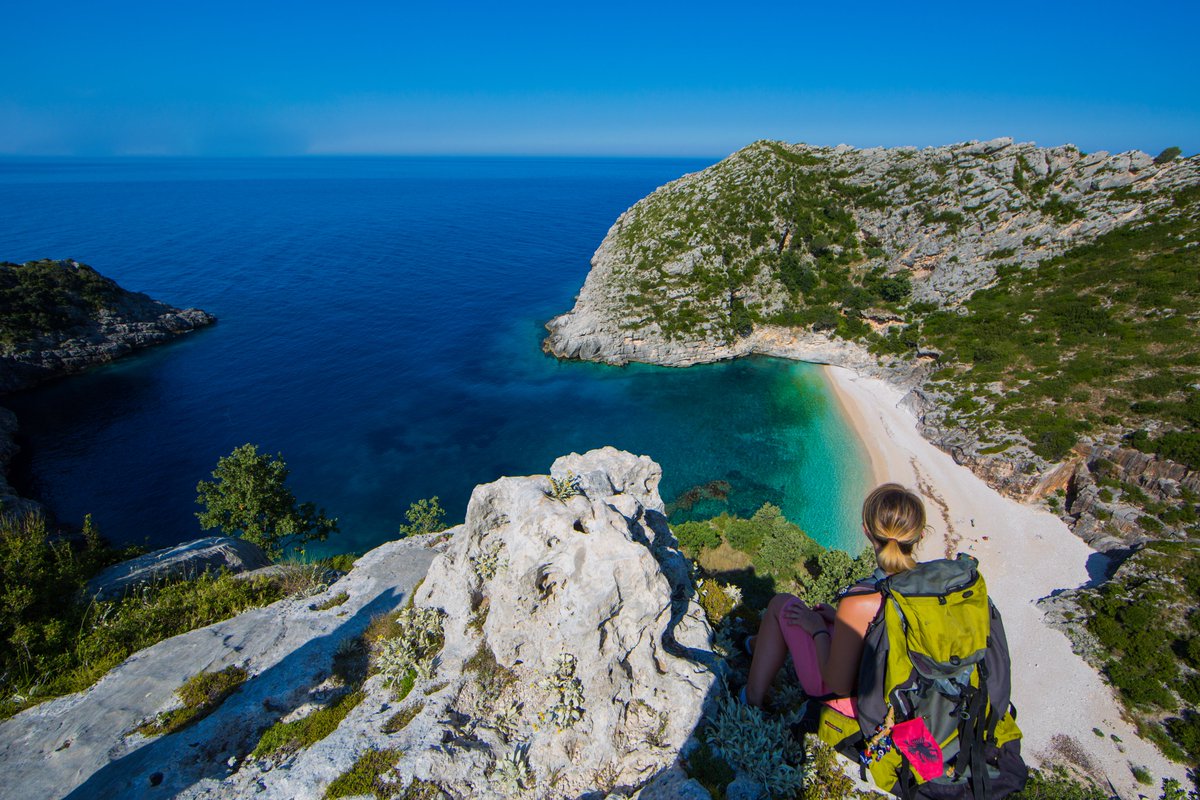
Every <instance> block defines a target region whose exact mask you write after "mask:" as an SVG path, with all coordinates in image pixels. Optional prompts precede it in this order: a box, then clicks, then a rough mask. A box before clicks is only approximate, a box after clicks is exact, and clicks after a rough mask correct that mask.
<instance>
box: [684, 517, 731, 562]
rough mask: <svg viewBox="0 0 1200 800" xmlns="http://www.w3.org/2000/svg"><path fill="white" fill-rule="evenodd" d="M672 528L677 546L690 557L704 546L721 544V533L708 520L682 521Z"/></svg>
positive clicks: (695, 554)
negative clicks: (677, 542)
mask: <svg viewBox="0 0 1200 800" xmlns="http://www.w3.org/2000/svg"><path fill="white" fill-rule="evenodd" d="M673 530H674V533H675V538H676V539H677V540H678V541H679V546H680V547H681V548H683V551H684V552H685V553H687V554H688V555H689V556H691V557H692V558H695V557H696V556H697V555H698V554H699V553H700V551H701V550H703V549H705V548H712V547H719V546H720V545H721V534H720V533H718V532H717V529H716V528H714V527H713V526H712V525H711V524H710V523H708V522H682V523H680V524H678V525H676V526H675V527H674V529H673Z"/></svg>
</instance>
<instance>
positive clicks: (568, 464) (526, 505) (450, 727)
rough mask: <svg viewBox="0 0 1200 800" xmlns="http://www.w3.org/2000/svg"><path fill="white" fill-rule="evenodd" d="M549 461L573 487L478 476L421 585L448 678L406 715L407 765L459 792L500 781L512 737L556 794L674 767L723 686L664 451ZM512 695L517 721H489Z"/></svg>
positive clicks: (479, 792)
mask: <svg viewBox="0 0 1200 800" xmlns="http://www.w3.org/2000/svg"><path fill="white" fill-rule="evenodd" d="M551 473H552V475H553V476H554V477H555V478H556V480H557V481H558V483H559V486H572V487H574V488H573V489H568V490H566V491H560V492H559V493H558V496H557V497H556V496H554V492H553V487H552V484H551V481H550V479H549V478H547V477H533V478H502V479H500V480H499V481H496V482H495V483H491V484H487V485H485V486H479V487H477V488H476V489H475V492H474V493H473V494H472V496H471V502H470V505H469V506H468V508H467V518H466V523H465V525H463V527H462V528H461V529H460V530H458V531H457V532H456V533H455V534H454V537H453V538H452V539H451V541H450V542H449V544H448V546H447V549H446V552H445V554H444V555H441V556H439V557H438V558H436V559H435V560H434V562H433V564H432V565H431V567H430V570H429V574H428V576H427V578H426V580H425V582H424V583H423V584H422V586H421V588H420V589H419V590H418V591H417V593H416V595H415V600H416V604H417V606H426V607H434V608H439V609H441V610H442V611H443V612H445V620H446V623H445V647H444V649H443V650H442V653H441V662H440V667H439V670H438V674H437V675H435V676H434V677H433V678H432V679H431V680H432V681H436V682H445V681H449V684H450V685H449V687H448V688H446V689H445V690H442V691H439V692H438V694H437V696H436V697H437V700H436V701H435V702H434V703H430V702H429V701H428V700H427V704H426V713H425V714H423V715H422V717H421V719H423V720H424V724H418V723H417V722H414V723H412V724H411V725H410V726H409V728H408V729H407V730H406V731H405V733H409V731H411V735H409V736H406V737H404V740H403V741H402V742H400V743H399V744H400V745H401V746H402V747H403V748H404V750H405V752H406V757H405V758H404V760H403V761H402V762H401V767H400V769H401V771H402V772H408V773H410V774H411V775H412V776H413V777H417V778H421V779H423V780H427V781H432V782H435V783H437V784H439V785H442V786H445V787H448V788H451V789H452V790H453V792H455V793H456V794H457V795H460V796H470V797H498V796H504V791H503V788H502V787H500V786H497V785H496V784H495V783H494V782H491V781H489V779H488V778H487V777H485V775H487V774H489V773H491V772H492V770H493V769H494V766H495V765H496V764H497V763H499V761H500V760H501V759H503V758H505V757H506V756H508V755H510V754H511V753H512V752H514V748H516V747H517V746H518V743H520V744H519V746H520V747H522V748H524V750H523V752H525V753H526V754H527V757H528V764H529V767H530V768H531V770H532V773H533V775H534V777H535V778H536V780H537V782H538V785H539V786H540V785H542V782H543V781H546V780H549V779H550V778H551V776H553V780H554V781H555V784H554V786H555V794H556V795H558V796H566V797H574V796H580V795H582V794H583V793H586V792H590V791H594V790H597V789H603V790H607V791H611V790H612V789H613V788H615V787H618V786H621V787H630V788H635V787H640V786H642V785H644V784H646V783H647V782H648V781H650V780H651V779H652V778H654V777H655V776H656V775H658V774H660V773H662V772H664V771H666V770H669V769H670V768H671V766H672V764H673V763H674V762H675V759H676V756H677V755H678V753H679V751H680V749H681V748H682V746H683V745H684V743H685V742H686V741H687V740H688V738H689V737H690V736H691V735H692V732H693V731H694V729H695V727H696V725H697V724H698V722H699V721H700V717H701V714H702V711H703V708H704V706H705V703H706V701H707V699H708V697H709V695H710V693H712V692H713V691H714V687H715V681H716V677H717V674H716V670H717V669H718V667H717V659H716V657H715V656H714V654H713V653H712V651H711V647H710V640H711V630H710V629H709V627H708V623H707V622H706V621H705V618H704V613H703V611H702V610H701V609H700V607H699V606H698V605H697V604H696V602H695V601H694V600H693V599H692V598H693V597H694V592H693V590H692V586H691V583H690V578H689V573H688V568H687V564H686V561H685V559H684V558H683V556H682V555H681V554H680V552H679V550H678V549H677V544H676V542H675V539H674V537H673V536H672V535H671V532H670V530H669V529H668V528H667V525H666V518H665V517H664V516H663V502H662V499H661V498H660V497H659V494H658V485H659V481H660V480H661V478H662V471H661V469H660V468H659V466H658V465H657V464H656V463H654V462H653V461H651V460H650V459H649V458H646V457H645V456H641V457H637V456H633V455H630V454H629V453H624V452H620V451H617V450H615V449H613V448H611V447H607V448H604V449H601V450H594V451H591V452H589V453H586V454H584V455H578V454H572V455H570V456H565V457H563V458H560V459H559V460H558V461H556V462H555V464H554V466H553V468H552V470H551ZM571 492H576V493H574V494H572V493H571ZM481 664H486V665H488V667H487V669H486V670H482V671H481V670H480V669H479V665H481ZM430 705H433V706H434V708H432V709H430V708H429V706H430ZM505 710H509V711H510V719H511V721H510V723H509V725H508V733H507V735H505V734H504V733H502V732H500V731H499V730H497V729H496V727H494V726H493V725H492V720H493V718H494V716H495V715H496V714H498V713H501V712H504V711H505ZM598 776H600V777H598Z"/></svg>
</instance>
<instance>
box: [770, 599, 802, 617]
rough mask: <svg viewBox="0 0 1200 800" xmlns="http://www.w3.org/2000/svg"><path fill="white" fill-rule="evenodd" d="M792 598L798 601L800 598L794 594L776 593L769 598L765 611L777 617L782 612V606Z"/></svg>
mask: <svg viewBox="0 0 1200 800" xmlns="http://www.w3.org/2000/svg"><path fill="white" fill-rule="evenodd" d="M793 600H795V601H797V602H800V598H798V597H796V595H794V594H777V595H775V596H774V597H772V598H771V602H769V603H767V611H768V613H770V614H771V615H773V616H775V617H778V616H779V615H780V614H782V613H783V607H784V606H786V605H787V604H788V603H789V602H791V601H793Z"/></svg>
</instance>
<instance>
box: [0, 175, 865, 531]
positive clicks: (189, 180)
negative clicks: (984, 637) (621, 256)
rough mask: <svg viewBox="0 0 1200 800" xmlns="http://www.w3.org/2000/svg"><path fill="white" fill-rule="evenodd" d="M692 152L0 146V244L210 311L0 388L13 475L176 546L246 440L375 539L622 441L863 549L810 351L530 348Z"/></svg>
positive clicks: (728, 505) (111, 522) (309, 494)
mask: <svg viewBox="0 0 1200 800" xmlns="http://www.w3.org/2000/svg"><path fill="white" fill-rule="evenodd" d="M705 165H706V164H705V162H698V161H694V160H667V159H400V158H396V159H270V160H103V161H94V162H79V161H69V162H57V161H52V160H23V161H12V160H8V161H5V160H0V203H3V205H4V207H5V208H6V209H8V210H9V211H8V212H6V214H5V217H4V219H3V220H2V221H0V258H4V259H7V260H10V261H23V260H26V259H29V258H37V257H42V256H51V257H73V258H78V259H80V260H82V261H85V262H87V263H90V264H92V265H93V266H95V267H96V268H97V269H99V270H100V271H101V272H103V273H104V274H106V275H109V276H111V277H113V278H115V279H117V280H118V281H120V282H121V283H122V284H123V285H125V286H126V287H128V288H131V289H136V290H140V291H146V292H148V293H150V294H152V295H154V296H156V297H160V298H161V299H164V300H167V301H168V302H172V303H175V304H177V305H196V306H199V307H202V308H205V309H207V310H209V311H211V312H213V313H215V314H217V315H218V316H219V317H220V319H221V322H220V323H219V324H218V325H217V326H216V327H214V328H212V329H210V330H207V331H204V332H201V333H199V334H196V335H193V336H191V337H188V338H187V339H185V340H181V341H180V342H178V343H176V344H172V345H170V346H167V347H164V348H160V349H157V350H155V351H152V352H148V353H144V354H141V355H139V356H137V357H135V358H132V359H129V360H126V361H124V362H121V363H119V364H115V365H111V366H108V367H105V368H102V369H98V370H94V371H92V372H90V373H88V374H86V375H83V376H77V377H73V378H70V379H66V380H62V381H59V382H56V383H54V384H52V385H49V386H46V387H43V388H41V389H38V390H35V391H32V392H27V393H24V394H22V395H19V396H15V397H10V398H7V399H6V400H5V402H6V403H7V404H8V405H9V406H10V407H12V408H13V409H14V410H16V411H17V413H18V414H19V416H20V418H21V421H22V427H23V431H24V434H25V437H26V443H27V444H28V445H29V447H30V452H31V457H30V459H29V460H28V461H27V463H25V465H24V466H23V467H22V468H21V475H19V476H18V478H19V479H23V480H25V481H26V482H27V483H28V484H29V488H31V489H32V490H33V491H35V492H36V493H37V494H39V495H40V496H41V497H43V498H44V499H45V500H46V502H47V503H48V504H49V505H50V506H51V507H53V508H54V509H55V510H56V511H57V512H58V513H59V515H60V516H61V517H62V518H63V519H65V520H67V521H70V522H76V523H77V522H78V521H79V520H80V519H81V518H82V516H83V514H84V513H88V512H90V513H92V514H93V516H94V518H95V520H96V521H97V522H98V523H99V525H100V526H101V529H102V530H103V531H104V532H105V533H106V534H107V535H109V536H110V537H111V538H113V539H115V540H117V541H120V542H145V543H148V544H151V545H164V544H168V543H172V542H176V541H182V540H185V539H188V538H194V537H195V536H197V535H199V534H200V533H201V531H200V529H199V527H198V525H197V523H196V521H195V518H194V516H193V514H194V511H195V510H196V507H195V505H194V498H195V484H196V482H197V481H198V480H200V479H202V478H206V477H207V476H208V473H209V471H211V469H212V468H213V466H214V465H215V463H216V460H217V458H218V457H220V456H221V455H224V454H227V453H228V452H229V451H230V450H231V449H232V448H233V447H235V446H237V445H239V444H241V443H243V442H246V441H250V442H255V443H258V444H259V445H260V446H261V447H262V448H264V449H266V450H269V451H272V452H276V451H278V452H282V453H283V454H284V457H285V458H286V459H287V461H288V463H289V465H290V466H291V468H292V485H293V487H294V489H295V491H296V494H297V495H298V496H299V497H301V498H302V499H309V500H313V501H314V502H316V503H317V504H319V505H321V506H324V507H325V508H326V509H327V511H328V512H329V513H331V514H335V515H337V516H338V517H339V518H340V520H341V524H342V529H343V534H342V535H341V536H340V537H339V540H338V541H337V542H331V543H330V544H329V545H328V546H327V547H325V548H322V549H324V550H328V551H332V550H341V549H354V550H362V549H365V548H368V547H371V546H373V545H376V544H379V543H380V542H383V541H386V540H387V539H389V538H392V537H393V536H394V535H395V531H396V528H397V525H398V524H399V523H400V522H401V521H402V519H403V513H404V510H405V509H406V508H407V507H408V504H409V503H410V502H412V501H413V500H415V499H417V498H420V497H427V496H430V495H435V494H436V495H439V496H440V497H441V499H442V502H443V505H444V506H445V507H446V508H447V511H448V517H449V518H450V520H451V521H456V520H459V519H461V518H462V515H463V513H464V511H465V507H466V502H467V499H468V497H469V494H470V491H471V489H472V488H473V487H474V486H475V485H476V484H478V483H481V482H486V481H490V480H494V479H495V478H497V477H499V476H501V475H521V474H530V473H539V472H541V473H544V472H546V471H547V470H548V469H549V466H550V463H551V462H552V461H553V459H554V458H555V457H557V456H558V455H561V454H564V453H567V452H570V451H573V450H574V451H582V450H585V449H589V448H592V447H598V446H602V445H606V444H611V445H614V446H616V447H620V448H623V449H627V450H631V451H633V452H636V453H644V454H647V455H649V456H651V457H652V458H654V459H655V460H656V461H658V462H659V463H660V464H662V466H663V471H664V480H663V485H662V494H663V497H664V499H665V500H667V501H668V503H672V502H673V501H676V500H677V499H679V496H680V495H684V494H685V493H687V492H688V490H690V489H692V488H693V487H697V486H706V487H707V491H701V492H693V493H692V494H691V496H690V499H691V500H693V501H696V502H694V503H689V502H688V500H687V499H685V500H684V501H683V502H682V503H680V504H678V505H680V506H681V507H680V508H678V509H677V510H676V512H675V516H674V519H683V518H688V517H705V516H711V515H713V514H716V513H721V512H723V511H730V512H733V513H738V514H743V515H748V514H751V513H753V511H754V510H755V509H756V508H758V507H759V506H760V505H761V504H762V503H763V502H773V503H776V504H778V505H780V506H781V507H782V508H783V510H784V513H785V514H786V515H787V516H788V517H789V518H791V519H793V520H795V521H796V522H798V523H799V524H800V525H801V526H802V527H804V528H805V529H806V530H808V531H809V532H810V533H812V534H813V535H814V536H816V537H817V538H818V539H819V540H821V541H823V542H826V543H828V544H846V545H848V546H851V547H856V544H855V543H856V541H857V535H856V531H857V516H858V510H857V508H858V504H859V502H860V499H861V497H862V493H863V491H864V490H865V488H866V481H867V480H868V476H867V470H866V461H865V453H864V451H863V450H862V447H861V444H860V443H859V442H858V441H857V439H856V438H855V436H854V434H853V432H852V431H851V430H850V429H849V428H848V426H847V424H846V422H845V420H844V419H843V418H842V416H841V414H840V410H839V408H838V407H837V404H836V402H835V400H834V398H833V397H832V395H831V394H830V392H829V390H828V387H827V386H826V384H825V381H824V378H823V376H822V375H821V373H820V372H819V369H818V368H817V367H813V366H811V365H806V364H798V363H792V362H785V361H780V360H771V359H748V360H742V361H738V362H732V363H724V364H715V365H708V366H700V367H692V368H688V369H683V370H678V369H666V368H657V367H649V366H645V365H634V366H630V367H625V368H614V367H606V366H600V365H595V364H583V363H566V362H558V361H556V360H555V359H553V358H550V357H548V356H545V355H544V354H542V353H541V350H540V342H541V339H542V336H543V334H544V330H543V328H542V325H543V324H544V322H545V321H546V320H547V319H548V318H549V317H550V316H552V315H553V314H556V313H560V312H562V311H564V310H566V309H568V308H569V307H570V306H571V304H572V302H573V300H572V298H573V295H574V293H575V292H576V291H578V288H579V286H580V285H581V284H582V282H583V279H584V277H585V276H586V274H587V269H588V260H589V258H590V255H591V252H592V251H593V250H594V249H595V247H596V245H597V244H598V243H599V241H600V240H601V238H602V237H603V235H604V233H605V231H606V230H607V228H608V226H609V225H610V224H611V223H612V221H613V220H614V219H615V218H616V216H617V215H618V214H619V213H620V212H621V211H622V210H624V209H625V208H626V207H628V206H629V205H630V204H632V203H633V202H635V201H636V200H637V199H638V198H640V197H642V196H643V195H645V194H647V193H648V192H650V191H652V190H653V189H654V188H655V187H656V186H658V185H660V184H662V183H664V182H666V181H668V180H671V179H673V178H675V177H678V176H679V175H681V174H683V173H685V172H688V171H694V170H696V169H700V168H702V167H703V166H705ZM714 482H716V483H714ZM721 482H723V483H721ZM726 484H727V485H726Z"/></svg>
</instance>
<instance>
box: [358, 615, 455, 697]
mask: <svg viewBox="0 0 1200 800" xmlns="http://www.w3.org/2000/svg"><path fill="white" fill-rule="evenodd" d="M442 616H443V614H442V611H441V609H437V608H418V607H417V606H408V607H406V608H404V609H403V610H401V611H400V612H398V613H397V615H396V626H397V628H398V629H399V632H398V633H397V634H396V635H395V636H393V637H391V638H389V639H385V640H384V641H383V643H382V644H381V646H380V649H379V653H378V655H377V657H376V661H375V666H376V667H377V668H378V669H379V672H380V673H381V674H382V675H383V680H384V683H385V684H386V685H388V686H395V685H397V684H400V683H401V682H403V681H404V679H405V678H406V677H407V676H408V675H409V673H412V675H413V676H414V677H415V678H416V679H417V680H428V679H429V678H431V677H433V673H434V672H435V671H436V669H437V655H438V653H440V652H441V650H442V644H443V642H444V641H445V637H444V632H443V630H444V629H443V624H442Z"/></svg>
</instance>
